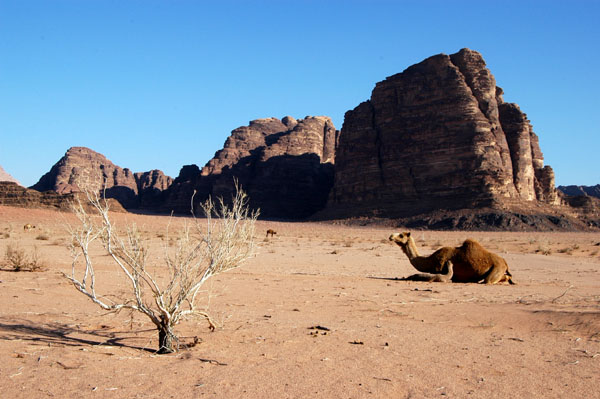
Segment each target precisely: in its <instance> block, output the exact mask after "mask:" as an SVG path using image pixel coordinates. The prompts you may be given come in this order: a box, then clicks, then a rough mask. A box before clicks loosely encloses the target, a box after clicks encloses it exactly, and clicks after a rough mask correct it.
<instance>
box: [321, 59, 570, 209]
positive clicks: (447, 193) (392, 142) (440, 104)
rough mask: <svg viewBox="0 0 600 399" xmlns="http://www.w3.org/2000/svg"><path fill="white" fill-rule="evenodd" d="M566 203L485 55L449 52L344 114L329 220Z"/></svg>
mask: <svg viewBox="0 0 600 399" xmlns="http://www.w3.org/2000/svg"><path fill="white" fill-rule="evenodd" d="M536 201H537V202H542V203H548V204H558V203H559V199H558V197H557V195H556V190H555V188H554V173H553V171H552V169H551V168H550V167H548V166H544V164H543V156H542V152H541V150H540V148H539V144H538V138H537V136H536V135H535V134H534V133H533V131H532V127H531V124H530V123H529V121H528V120H527V116H526V115H525V114H524V113H523V112H521V110H520V109H519V107H518V106H517V105H516V104H509V103H505V102H504V101H503V99H502V90H501V89H500V88H499V87H497V86H496V81H495V79H494V77H493V75H492V74H491V72H490V71H489V70H488V69H487V68H486V65H485V62H484V60H483V58H482V57H481V55H480V54H479V53H477V52H476V51H472V50H469V49H463V50H461V51H459V52H458V53H456V54H452V55H450V56H449V55H445V54H440V55H436V56H433V57H430V58H428V59H426V60H424V61H422V62H421V63H419V64H416V65H413V66H411V67H409V68H408V69H406V70H405V71H404V72H402V73H399V74H396V75H393V76H391V77H388V78H387V79H386V80H384V81H382V82H379V83H377V84H376V86H375V89H374V90H373V92H372V95H371V99H370V100H368V101H366V102H363V103H362V104H360V105H359V106H357V107H356V108H355V109H353V110H351V111H348V112H347V113H346V115H345V119H344V125H343V127H342V130H341V134H340V138H339V146H338V151H337V153H336V165H335V184H334V188H333V190H332V193H331V196H330V201H329V204H328V210H327V212H326V213H327V214H328V215H330V216H334V217H348V216H356V215H360V214H362V215H375V216H377V215H378V216H384V217H404V216H411V215H417V214H421V213H425V212H430V211H433V210H436V209H469V208H481V207H499V208H502V207H505V206H509V205H510V204H514V203H517V204H518V203H523V202H528V203H532V202H536Z"/></svg>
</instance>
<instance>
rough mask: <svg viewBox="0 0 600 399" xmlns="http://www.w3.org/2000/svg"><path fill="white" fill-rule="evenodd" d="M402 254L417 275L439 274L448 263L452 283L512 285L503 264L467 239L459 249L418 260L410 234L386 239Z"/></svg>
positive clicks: (400, 234)
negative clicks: (421, 273)
mask: <svg viewBox="0 0 600 399" xmlns="http://www.w3.org/2000/svg"><path fill="white" fill-rule="evenodd" d="M389 239H390V241H393V242H395V243H396V244H397V245H398V246H399V247H400V248H402V251H403V252H404V253H405V254H406V256H407V257H408V259H409V260H410V263H411V264H412V265H413V266H414V268H415V269H417V270H418V271H420V272H425V273H435V274H438V273H442V272H443V270H444V267H445V266H446V264H447V262H448V261H450V262H452V266H453V269H454V270H453V276H452V281H454V282H463V283H467V282H473V283H476V282H479V281H481V280H483V282H484V283H485V284H496V283H501V282H505V281H506V282H508V283H510V284H515V283H514V282H513V281H512V274H510V271H509V270H508V265H507V263H506V261H505V260H504V259H503V258H502V257H500V256H498V255H496V254H494V253H491V252H489V251H488V250H486V249H485V248H483V247H482V246H481V244H479V243H478V242H477V241H474V240H470V239H467V240H465V242H463V244H462V245H461V246H460V247H455V248H454V247H443V248H440V249H438V250H437V251H435V252H434V253H432V254H431V255H429V256H420V255H419V252H418V251H417V245H416V244H415V241H414V239H413V238H412V237H411V235H410V232H404V233H395V234H392V235H391V236H390V238H389Z"/></svg>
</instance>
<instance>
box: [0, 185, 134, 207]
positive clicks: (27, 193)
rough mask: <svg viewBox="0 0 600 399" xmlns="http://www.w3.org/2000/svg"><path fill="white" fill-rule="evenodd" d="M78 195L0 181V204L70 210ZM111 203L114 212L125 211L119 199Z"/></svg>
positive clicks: (112, 200)
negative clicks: (42, 190)
mask: <svg viewBox="0 0 600 399" xmlns="http://www.w3.org/2000/svg"><path fill="white" fill-rule="evenodd" d="M76 195H77V194H76V193H68V194H58V193H57V192H56V191H45V192H43V193H41V192H39V191H37V190H33V189H28V188H25V187H22V186H20V185H18V184H17V183H15V182H8V181H0V205H8V206H16V207H22V208H49V209H59V210H63V211H69V210H70V209H71V204H72V202H73V201H74V200H75V199H76V198H75V196H76ZM109 204H110V209H111V210H112V211H113V212H125V209H124V208H123V207H122V206H121V204H120V203H119V202H118V201H116V200H114V199H109Z"/></svg>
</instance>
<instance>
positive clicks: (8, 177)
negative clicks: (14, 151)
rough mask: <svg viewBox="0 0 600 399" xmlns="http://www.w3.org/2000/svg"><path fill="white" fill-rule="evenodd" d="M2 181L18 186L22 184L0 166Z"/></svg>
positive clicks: (0, 178)
mask: <svg viewBox="0 0 600 399" xmlns="http://www.w3.org/2000/svg"><path fill="white" fill-rule="evenodd" d="M1 181H10V182H13V183H17V184H21V183H19V182H18V181H17V179H15V178H14V177H12V176H11V175H10V174H9V173H8V172H7V171H5V170H4V169H3V168H2V166H0V182H1Z"/></svg>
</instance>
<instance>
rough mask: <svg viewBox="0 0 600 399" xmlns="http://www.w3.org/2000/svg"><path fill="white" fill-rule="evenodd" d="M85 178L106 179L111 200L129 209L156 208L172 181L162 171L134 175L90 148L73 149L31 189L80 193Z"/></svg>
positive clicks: (105, 184)
mask: <svg viewBox="0 0 600 399" xmlns="http://www.w3.org/2000/svg"><path fill="white" fill-rule="evenodd" d="M83 175H87V176H90V177H92V178H95V177H98V178H100V179H101V180H103V181H104V187H103V188H106V196H107V198H114V199H116V200H118V201H119V202H120V203H121V204H122V205H123V206H124V207H125V208H138V207H140V206H142V207H143V206H152V205H156V203H157V202H160V195H162V192H163V191H164V190H165V189H166V188H167V187H168V186H169V185H170V183H171V181H172V179H171V178H170V177H168V176H165V175H164V173H163V172H161V171H159V170H152V171H150V172H145V173H133V172H131V171H130V170H129V169H127V168H125V169H123V168H121V167H119V166H117V165H115V164H113V163H112V162H111V161H109V160H108V159H107V158H106V157H105V156H104V155H102V154H100V153H97V152H95V151H92V150H91V149H89V148H86V147H71V148H70V149H69V150H67V152H66V154H65V155H64V156H63V157H62V158H61V159H60V160H59V161H58V162H57V163H56V164H55V165H54V166H52V168H51V169H50V171H49V172H48V173H46V174H45V175H44V176H42V177H41V178H40V180H39V181H38V182H37V183H36V184H34V185H33V186H31V188H32V189H34V190H37V191H49V190H52V191H55V192H57V193H59V194H66V193H72V192H78V191H79V187H77V184H76V182H77V179H78V178H79V177H80V176H83Z"/></svg>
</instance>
